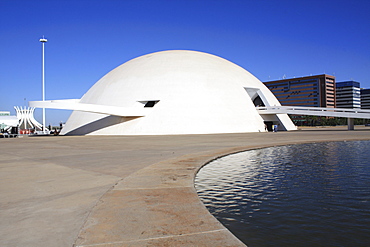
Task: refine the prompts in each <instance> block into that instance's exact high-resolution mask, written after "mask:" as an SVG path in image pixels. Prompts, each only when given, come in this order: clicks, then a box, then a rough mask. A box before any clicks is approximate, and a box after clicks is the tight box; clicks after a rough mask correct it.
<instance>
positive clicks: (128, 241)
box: [75, 228, 229, 247]
mask: <svg viewBox="0 0 370 247" xmlns="http://www.w3.org/2000/svg"><path fill="white" fill-rule="evenodd" d="M222 231H229V230H228V229H226V228H223V229H217V230H211V231H204V232H193V233H184V234H176V235H168V236H163V237H155V238H143V239H136V240H127V241H117V242H109V243H99V244H88V245H77V246H75V247H90V246H102V245H107V244H123V243H134V242H143V241H148V240H156V239H166V238H173V237H184V236H194V235H200V234H208V233H214V232H222Z"/></svg>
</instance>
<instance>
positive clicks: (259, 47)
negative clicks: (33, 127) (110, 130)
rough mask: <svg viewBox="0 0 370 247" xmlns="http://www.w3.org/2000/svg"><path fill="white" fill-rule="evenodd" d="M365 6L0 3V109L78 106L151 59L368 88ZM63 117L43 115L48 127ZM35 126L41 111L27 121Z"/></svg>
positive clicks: (281, 0)
mask: <svg viewBox="0 0 370 247" xmlns="http://www.w3.org/2000/svg"><path fill="white" fill-rule="evenodd" d="M369 13H370V1H368V0H351V1H349V0H348V1H347V0H307V1H306V0H295V1H294V0H253V1H252V0H244V1H241V0H228V1H227V0H172V1H170V0H135V1H133V0H104V1H103V0H100V1H96V0H48V1H46V0H45V1H38V0H32V1H30V0H23V1H22V0H0V47H1V48H0V49H1V50H0V51H1V52H0V54H1V56H0V85H1V96H0V110H5V111H11V112H12V114H15V111H14V110H13V106H22V105H25V104H28V101H32V100H41V97H42V93H41V85H42V84H41V43H40V42H39V39H40V38H42V36H43V35H45V38H47V39H48V42H47V43H46V45H45V64H46V65H45V81H46V99H47V100H48V99H67V98H81V97H82V95H83V94H84V93H85V92H86V91H87V90H88V89H89V88H90V87H91V86H92V85H93V84H94V83H95V82H97V81H98V80H99V79H100V78H101V77H102V76H104V75H105V74H106V73H108V72H109V71H110V70H112V69H114V68H115V67H117V66H119V65H120V64H122V63H124V62H126V61H128V60H130V59H132V58H135V57H138V56H141V55H144V54H147V53H151V52H156V51H162V50H171V49H187V50H197V51H203V52H207V53H211V54H214V55H217V56H220V57H223V58H226V59H228V60H230V61H232V62H234V63H236V64H238V65H240V66H242V67H243V68H245V69H246V70H248V71H249V72H251V73H252V74H254V75H255V76H256V77H257V78H259V79H260V80H261V81H268V80H275V79H279V78H282V77H283V76H286V77H287V78H290V77H299V76H306V75H311V74H312V75H315V74H323V73H327V74H330V75H335V76H336V78H337V81H345V80H356V81H358V82H360V83H361V86H362V87H364V88H370V28H369V27H370V15H369ZM69 114H70V111H61V110H46V123H47V124H49V123H51V124H58V123H59V122H60V121H63V122H64V121H66V120H67V119H68V116H69ZM35 117H36V119H38V120H39V121H40V122H41V110H37V111H36V113H35Z"/></svg>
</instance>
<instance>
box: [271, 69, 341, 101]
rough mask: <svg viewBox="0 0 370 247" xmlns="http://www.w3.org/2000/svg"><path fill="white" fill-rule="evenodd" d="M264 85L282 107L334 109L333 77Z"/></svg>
mask: <svg viewBox="0 0 370 247" xmlns="http://www.w3.org/2000/svg"><path fill="white" fill-rule="evenodd" d="M264 84H265V85H266V86H267V87H268V88H269V89H270V90H271V92H272V93H273V94H274V95H275V97H276V98H277V99H278V100H279V101H280V103H281V105H283V106H284V105H292V106H305V107H336V105H335V77H334V76H330V75H326V74H322V75H314V76H305V77H298V78H291V79H283V80H276V81H267V82H264Z"/></svg>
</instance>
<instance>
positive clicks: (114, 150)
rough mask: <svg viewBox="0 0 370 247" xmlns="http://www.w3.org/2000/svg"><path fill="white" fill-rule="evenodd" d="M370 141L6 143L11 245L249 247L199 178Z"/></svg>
mask: <svg viewBox="0 0 370 247" xmlns="http://www.w3.org/2000/svg"><path fill="white" fill-rule="evenodd" d="M342 140H347V141H348V140H370V128H369V127H367V128H366V127H362V128H359V127H356V130H355V131H346V126H343V127H342V128H340V127H336V128H321V129H310V130H300V131H292V132H277V133H244V134H218V135H182V136H181V135H180V136H95V137H91V136H81V137H63V136H57V137H28V138H15V139H13V138H11V139H8V138H6V139H1V140H0V145H1V157H0V168H1V172H0V193H1V195H2V196H1V197H0V205H1V206H0V219H1V221H0V244H1V245H2V246H73V245H74V244H75V245H76V246H109V247H117V246H195V245H196V246H243V244H242V243H241V242H239V240H238V239H236V238H235V237H234V236H233V235H232V234H231V233H229V232H228V231H227V230H226V229H225V228H224V227H223V226H222V225H221V224H220V223H219V222H218V221H217V220H216V219H215V218H213V216H212V215H210V214H209V212H208V211H207V210H206V208H205V207H204V206H203V204H202V203H201V202H200V200H199V198H198V197H197V195H196V191H195V189H194V185H193V179H194V176H195V174H196V172H197V170H198V169H199V168H200V167H201V166H203V165H204V164H205V163H207V162H208V161H210V160H212V159H214V158H217V157H219V156H222V155H226V154H228V153H233V152H239V151H243V150H249V149H254V148H261V147H267V146H275V145H284V144H295V143H301V142H317V141H342Z"/></svg>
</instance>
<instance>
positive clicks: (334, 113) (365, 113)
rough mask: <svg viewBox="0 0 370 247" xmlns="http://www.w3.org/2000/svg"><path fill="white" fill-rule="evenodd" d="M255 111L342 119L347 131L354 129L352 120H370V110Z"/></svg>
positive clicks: (296, 108)
mask: <svg viewBox="0 0 370 247" xmlns="http://www.w3.org/2000/svg"><path fill="white" fill-rule="evenodd" d="M256 109H257V111H258V113H259V114H261V115H271V114H295V115H308V116H325V117H344V118H347V119H348V130H353V129H354V120H353V119H354V118H362V119H370V110H363V109H346V108H325V107H302V106H268V107H266V106H262V107H256Z"/></svg>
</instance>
